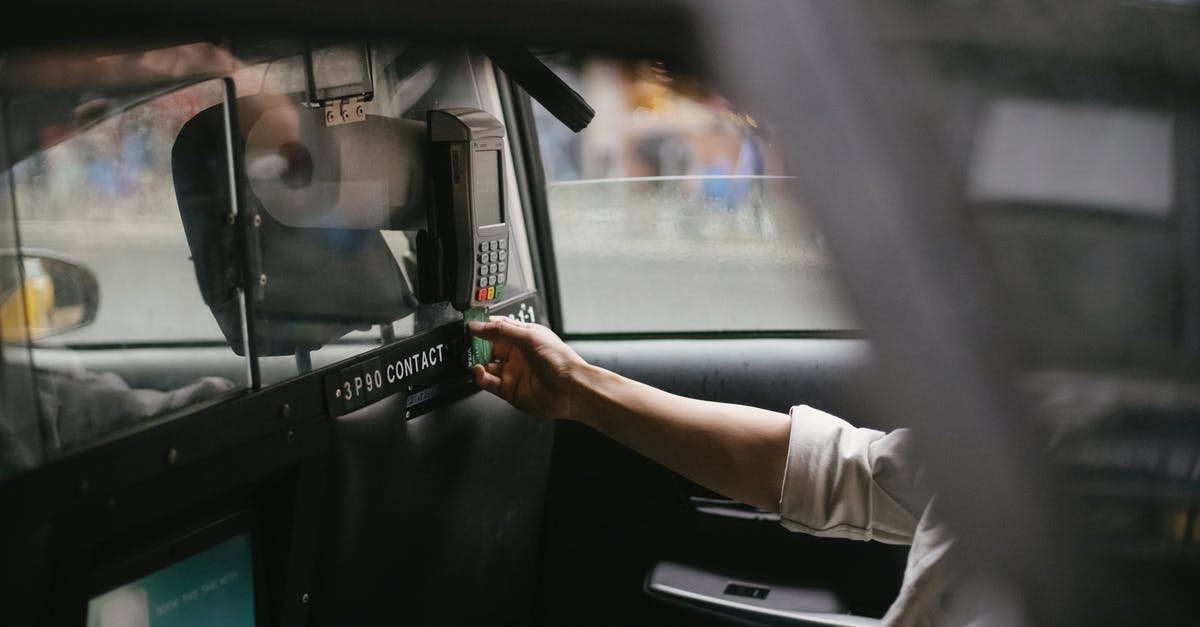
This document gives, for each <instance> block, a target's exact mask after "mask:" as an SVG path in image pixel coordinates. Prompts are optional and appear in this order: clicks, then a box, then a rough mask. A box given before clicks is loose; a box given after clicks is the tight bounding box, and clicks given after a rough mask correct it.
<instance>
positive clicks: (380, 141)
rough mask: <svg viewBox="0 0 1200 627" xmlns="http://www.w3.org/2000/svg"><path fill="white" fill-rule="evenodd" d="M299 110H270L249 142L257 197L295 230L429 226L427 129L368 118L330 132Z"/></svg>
mask: <svg viewBox="0 0 1200 627" xmlns="http://www.w3.org/2000/svg"><path fill="white" fill-rule="evenodd" d="M321 115H322V114H321V112H320V111H319V110H315V109H307V108H304V107H301V106H299V105H295V106H282V107H276V108H273V109H269V110H267V111H266V112H265V113H263V114H262V116H261V117H260V118H259V119H258V120H257V121H256V122H255V123H254V126H253V127H252V128H251V129H250V133H249V135H248V136H247V137H246V153H245V160H244V163H245V168H246V178H247V180H248V181H249V188H250V191H251V192H252V193H253V194H254V196H255V197H256V198H257V199H258V200H259V202H260V203H261V204H262V206H263V209H264V210H265V211H266V212H267V213H269V214H270V215H271V216H272V217H274V218H275V219H276V220H279V221H280V222H282V223H283V224H286V225H288V226H294V227H306V228H343V229H397V230H416V229H419V228H421V227H422V226H423V225H424V219H425V206H424V202H425V190H424V181H425V168H424V153H425V124H424V123H423V122H417V121H413V120H404V119H395V118H387V117H382V116H377V115H368V116H367V119H366V120H365V121H363V122H356V123H351V124H342V125H338V126H330V127H326V126H325V125H324V123H323V121H322V117H321Z"/></svg>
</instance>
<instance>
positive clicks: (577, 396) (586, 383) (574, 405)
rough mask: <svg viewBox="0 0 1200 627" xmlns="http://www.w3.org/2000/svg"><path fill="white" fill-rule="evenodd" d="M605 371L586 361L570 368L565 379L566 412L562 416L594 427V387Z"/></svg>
mask: <svg viewBox="0 0 1200 627" xmlns="http://www.w3.org/2000/svg"><path fill="white" fill-rule="evenodd" d="M605 372H606V371H605V370H604V369H603V368H598V367H596V366H593V365H591V364H589V363H586V362H583V363H580V364H579V365H578V366H577V367H574V368H571V374H570V376H569V377H568V379H567V404H566V412H565V414H564V415H563V416H562V418H564V419H566V420H574V421H575V422H581V423H583V424H585V425H588V426H589V427H595V425H594V424H593V422H594V418H595V415H596V412H595V411H594V407H595V404H596V403H595V399H596V388H597V386H598V385H599V384H600V380H601V378H602V376H603V374H604V373H605Z"/></svg>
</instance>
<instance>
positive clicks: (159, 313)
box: [5, 65, 247, 460]
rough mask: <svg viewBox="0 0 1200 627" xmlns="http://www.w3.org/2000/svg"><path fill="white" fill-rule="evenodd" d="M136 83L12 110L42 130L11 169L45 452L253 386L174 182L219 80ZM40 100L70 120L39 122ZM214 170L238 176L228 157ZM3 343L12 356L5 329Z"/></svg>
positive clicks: (19, 126) (15, 124)
mask: <svg viewBox="0 0 1200 627" xmlns="http://www.w3.org/2000/svg"><path fill="white" fill-rule="evenodd" d="M131 67H132V66H131ZM224 67H225V66H224V65H221V66H220V69H224ZM130 79H131V81H132V82H133V83H134V84H132V85H130V84H124V85H122V86H121V88H120V89H112V90H109V89H107V88H104V89H99V90H96V91H93V90H90V89H89V90H86V91H85V90H79V91H73V90H71V89H63V90H61V91H54V92H49V95H45V94H38V93H36V92H35V93H34V95H32V96H29V97H28V100H22V97H21V96H18V97H16V98H15V99H14V101H15V103H14V104H11V105H10V108H9V110H10V112H13V115H12V117H11V118H10V120H9V122H10V125H11V126H10V128H13V129H15V131H16V132H14V136H15V137H16V138H17V139H18V140H19V139H20V138H21V137H22V134H24V135H25V136H26V137H29V136H34V137H36V138H37V141H36V142H35V143H27V144H26V146H25V148H26V150H25V154H15V155H12V161H13V162H15V163H14V164H13V166H12V167H11V169H10V174H11V177H12V184H13V187H12V190H11V192H12V197H13V198H14V199H15V213H16V218H17V226H18V231H19V234H20V244H21V246H20V251H21V257H22V259H21V269H22V271H23V275H24V281H23V285H24V287H25V289H26V298H25V299H24V300H25V302H24V312H23V313H24V317H25V330H24V331H25V334H26V335H27V336H28V337H29V338H30V340H29V341H30V342H31V346H32V349H31V354H32V361H33V365H34V367H35V372H36V377H35V382H36V383H35V393H36V398H37V401H38V404H39V406H40V407H39V409H38V411H36V412H33V413H30V414H26V416H36V417H37V419H38V420H40V421H41V425H40V430H41V441H40V451H39V460H40V459H45V458H48V457H52V456H54V455H56V454H59V453H62V452H67V451H70V450H73V449H76V448H79V447H81V446H84V445H86V444H88V443H90V442H92V441H95V440H96V439H98V438H101V437H105V436H107V435H110V434H113V433H116V432H119V431H122V430H125V429H128V428H132V427H134V426H136V425H138V424H141V423H143V422H145V421H147V420H149V419H151V418H154V417H157V416H162V415H165V414H169V413H171V412H173V411H175V410H179V409H182V408H184V407H187V406H189V405H192V404H195V403H199V402H202V401H206V400H210V399H213V398H217V397H220V396H222V395H225V394H228V393H230V392H232V391H233V390H236V389H238V388H242V387H245V386H246V384H247V380H246V370H247V369H246V360H245V358H244V357H240V356H238V355H237V354H235V353H234V351H232V350H231V349H230V348H229V346H228V345H227V344H226V343H225V341H224V339H223V338H222V336H221V333H220V330H219V328H218V326H217V324H216V321H215V320H214V319H213V316H212V314H211V313H209V310H208V307H207V306H206V304H205V300H204V298H203V296H202V293H201V290H200V289H199V286H198V283H197V273H196V270H195V267H194V259H195V257H194V255H193V251H192V250H191V249H190V248H189V246H188V241H187V238H186V233H185V228H184V224H183V222H182V221H181V217H180V212H179V209H178V206H177V204H176V202H175V197H174V189H173V185H172V146H173V143H174V140H175V136H176V134H177V133H178V131H179V130H180V128H181V127H182V126H183V124H184V123H185V122H186V121H187V120H188V119H189V118H190V117H192V116H193V115H195V113H196V112H198V111H199V110H201V109H202V108H204V107H206V106H209V105H210V104H212V103H214V102H220V100H221V98H222V84H221V83H220V82H219V81H203V82H199V83H196V84H192V85H190V86H186V87H181V88H175V89H169V90H165V91H164V90H162V89H161V88H160V87H157V86H140V85H138V84H136V83H137V81H136V80H134V77H130ZM189 82H192V83H194V82H195V81H189ZM39 98H42V99H45V100H49V101H51V102H54V101H55V100H56V99H57V101H58V102H63V101H66V102H68V103H69V104H70V106H68V107H67V108H66V109H65V110H66V111H67V115H66V116H65V117H60V118H58V119H54V120H46V119H39V117H38V116H39V115H40V113H41V112H43V111H45V108H44V107H39V106H37V103H38V99H39ZM31 131H38V132H37V133H36V134H34V133H31ZM215 141H216V142H217V143H218V144H220V145H223V144H224V141H225V140H224V136H223V135H222V136H219V137H217V138H216V139H215ZM15 145H17V146H20V145H21V144H20V142H16V143H15ZM6 161H7V160H6ZM210 166H211V167H212V169H213V170H214V171H217V172H220V173H221V174H222V175H223V176H224V177H225V178H226V179H228V164H227V162H226V161H225V156H224V154H221V155H219V156H218V157H217V158H216V159H215V161H214V162H213V163H212V164H210ZM13 250H15V248H14V249H13ZM6 322H7V321H6ZM8 326H11V325H6V327H8ZM5 340H6V357H7V353H8V350H9V349H10V348H11V347H12V346H13V345H12V344H11V343H8V342H9V341H10V340H11V338H10V334H9V332H8V328H6V329H5ZM10 365H11V363H6V368H7V367H8V366H10Z"/></svg>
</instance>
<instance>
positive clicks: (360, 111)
mask: <svg viewBox="0 0 1200 627" xmlns="http://www.w3.org/2000/svg"><path fill="white" fill-rule="evenodd" d="M354 113H355V114H356V115H358V117H360V118H361V117H364V113H363V106H362V105H358V107H357V108H355V109H354Z"/></svg>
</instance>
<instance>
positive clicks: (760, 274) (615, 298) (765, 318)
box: [534, 59, 854, 333]
mask: <svg viewBox="0 0 1200 627" xmlns="http://www.w3.org/2000/svg"><path fill="white" fill-rule="evenodd" d="M555 69H556V71H557V72H558V73H559V74H560V75H562V76H564V77H565V78H566V79H567V80H568V82H570V83H572V84H573V86H574V87H575V88H576V89H577V90H578V91H579V92H580V93H581V94H582V95H583V96H584V97H585V98H586V99H587V100H588V102H589V103H590V104H591V105H592V106H593V107H594V108H595V110H596V116H595V118H594V119H593V121H592V123H591V125H590V126H589V127H588V128H587V129H585V130H584V131H583V132H581V133H579V134H577V135H576V134H572V133H571V132H570V131H569V130H568V129H567V128H566V127H564V126H563V125H562V124H561V123H559V122H558V121H557V120H555V119H554V118H553V117H552V116H551V115H550V114H549V113H548V112H546V111H545V110H544V109H542V108H541V107H540V106H538V105H537V104H536V103H535V105H534V107H535V119H536V123H537V128H538V141H539V144H540V147H541V152H542V160H543V164H544V170H545V172H546V178H547V196H548V201H549V208H550V223H551V228H552V232H553V236H554V252H555V257H556V262H557V264H558V278H559V288H560V294H561V303H562V316H563V327H564V329H565V330H566V331H568V332H574V333H595V332H669V331H685V332H686V331H718V330H786V331H795V330H832V329H848V328H853V327H854V322H853V320H852V317H851V315H850V313H849V311H848V308H847V306H846V304H845V301H844V299H843V297H842V295H841V294H840V292H839V290H838V287H837V285H836V282H835V279H834V276H833V271H832V268H831V266H830V263H829V259H828V255H827V253H826V250H825V247H824V242H823V240H822V237H821V235H820V233H818V232H817V230H816V229H815V227H814V226H813V224H812V222H811V221H810V220H809V218H808V215H807V213H806V211H805V210H804V207H803V206H802V205H801V204H800V203H799V202H798V200H797V198H796V196H795V194H794V191H795V190H794V188H793V183H792V180H791V179H790V178H789V177H788V176H786V172H785V170H784V168H783V165H782V163H781V162H780V158H779V151H778V150H777V148H776V146H775V145H774V141H775V138H774V136H773V133H772V129H771V126H770V124H769V123H768V122H767V121H765V120H761V119H758V118H757V117H755V116H754V115H753V114H749V113H747V112H744V111H739V110H738V109H737V108H736V107H734V106H733V105H732V104H731V103H729V102H728V101H726V100H725V99H724V98H722V97H720V96H719V95H717V94H715V93H712V92H710V91H708V90H707V89H705V87H704V86H703V85H700V84H697V83H695V82H694V81H691V80H689V79H687V78H685V77H682V76H676V75H674V74H672V73H671V72H669V71H668V70H667V69H665V68H664V67H662V66H661V65H658V64H654V63H646V62H640V63H633V62H615V61H607V60H602V59H587V60H584V61H582V62H577V61H572V62H561V63H557V64H555Z"/></svg>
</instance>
